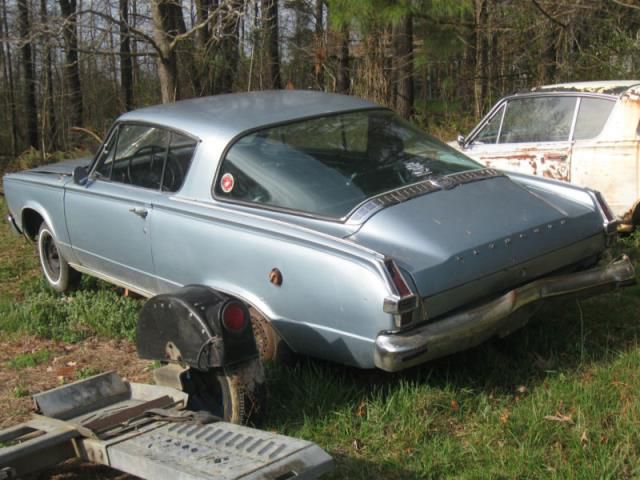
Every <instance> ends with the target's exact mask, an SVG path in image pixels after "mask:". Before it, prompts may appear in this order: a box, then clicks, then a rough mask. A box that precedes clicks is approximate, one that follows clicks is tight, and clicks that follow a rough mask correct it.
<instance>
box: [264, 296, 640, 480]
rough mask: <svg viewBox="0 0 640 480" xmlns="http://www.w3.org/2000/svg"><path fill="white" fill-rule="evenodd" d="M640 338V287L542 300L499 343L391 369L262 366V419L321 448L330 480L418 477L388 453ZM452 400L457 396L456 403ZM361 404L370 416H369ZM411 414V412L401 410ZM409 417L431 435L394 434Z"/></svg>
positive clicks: (306, 362) (570, 374)
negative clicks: (265, 391) (331, 463)
mask: <svg viewBox="0 0 640 480" xmlns="http://www.w3.org/2000/svg"><path fill="white" fill-rule="evenodd" d="M639 340H640V286H633V287H629V288H626V289H623V290H619V291H615V292H610V293H608V294H605V295H601V296H599V297H595V298H592V299H588V300H583V301H577V300H575V299H569V300H564V301H560V302H558V301H556V302H554V303H549V304H547V305H545V306H544V307H543V308H542V309H541V310H540V311H539V312H538V313H537V314H536V316H535V317H534V318H533V319H532V320H531V322H530V323H529V324H528V325H527V326H525V327H524V328H523V329H521V330H519V331H516V332H514V333H513V334H512V335H510V336H509V337H507V338H505V339H499V340H492V341H489V342H487V343H485V344H483V345H481V346H479V347H476V348H474V349H471V350H468V351H466V352H462V353H459V354H455V355H452V356H450V357H447V358H444V359H440V360H438V361H434V362H431V363H428V364H426V365H423V366H419V367H415V368H412V369H408V370H406V371H403V372H399V373H395V374H390V373H386V372H382V371H377V370H374V371H363V370H358V369H355V368H349V367H344V366H340V365H336V364H332V363H329V362H323V361H318V360H313V359H309V358H306V357H305V358H300V359H299V360H298V363H297V364H296V365H294V366H293V367H282V366H280V367H272V368H270V369H269V370H268V374H269V377H270V379H269V389H270V398H269V400H270V402H269V405H268V419H267V425H268V426H271V427H272V428H277V429H278V430H279V431H280V432H282V433H286V434H290V435H296V436H302V437H304V438H309V439H312V440H313V441H315V442H317V443H319V444H320V445H321V446H323V447H324V448H327V449H328V451H329V453H330V454H332V455H333V456H334V457H335V458H336V462H337V464H338V470H337V473H336V476H335V478H422V477H421V476H420V475H419V474H418V473H416V470H406V469H408V468H409V466H408V464H407V463H406V462H405V461H404V460H403V459H402V458H398V459H395V457H394V458H392V459H391V460H389V455H390V452H391V451H392V450H393V451H394V452H393V455H395V454H396V453H398V454H402V452H403V451H404V450H405V449H406V447H407V446H409V447H410V446H412V445H422V444H423V443H421V442H425V441H429V442H431V445H433V444H439V443H445V442H447V441H449V442H453V441H452V440H451V437H452V434H453V435H455V431H456V428H458V426H457V425H456V422H460V424H462V423H463V422H464V421H465V419H466V416H462V414H461V413H460V414H458V413H456V412H457V409H458V408H462V409H465V408H466V409H467V413H469V412H472V415H475V414H478V415H480V416H481V415H482V413H481V412H482V411H483V408H485V406H486V405H487V404H492V402H493V400H492V399H496V398H499V399H500V400H499V401H498V403H500V402H510V401H512V400H513V399H515V400H516V401H517V396H518V395H522V392H523V391H524V392H528V393H532V392H533V391H534V390H536V389H538V388H540V387H541V386H543V385H544V384H546V382H547V381H548V380H549V381H552V379H555V378H557V377H558V376H559V375H563V376H564V377H566V378H567V379H571V378H577V377H580V376H581V375H582V374H584V373H585V372H587V371H588V370H590V369H594V368H600V367H606V366H607V365H609V364H613V362H615V361H616V360H617V359H618V358H619V357H620V355H622V354H624V352H628V351H630V350H632V349H634V348H636V347H637V345H638V343H639ZM452 399H460V404H461V405H463V407H459V406H458V404H457V403H455V404H453V403H452V402H453V400H452ZM367 408H368V409H369V410H370V413H371V412H373V413H371V415H370V416H369V417H370V418H369V419H367V416H368V414H367V411H366V409H367ZM361 410H362V411H361ZM389 410H391V412H389ZM412 411H414V412H415V415H412V414H411V413H409V414H407V412H412ZM359 417H362V418H359ZM411 421H413V422H425V423H427V424H428V425H426V426H422V427H421V428H420V429H416V432H417V431H420V432H421V433H420V435H425V434H426V433H425V432H428V435H429V437H424V436H423V437H419V436H416V437H415V438H407V439H403V438H396V439H395V440H392V439H393V438H394V436H393V433H394V429H395V428H396V427H398V429H399V431H401V432H402V433H401V434H400V437H401V436H402V435H404V434H407V433H409V434H411V432H412V429H411V428H407V422H411ZM367 422H376V423H378V424H380V423H384V424H385V425H388V427H387V426H385V427H383V428H379V427H377V426H375V425H367ZM460 428H463V427H460ZM374 431H375V434H374V433H373V432H374ZM367 432H369V433H370V435H369V437H368V438H369V442H370V445H369V446H370V450H369V451H363V452H359V451H358V448H357V447H358V446H357V445H352V442H356V441H357V440H358V436H359V435H361V436H365V435H367ZM385 435H386V436H388V439H387V440H388V442H389V443H388V447H386V449H385V445H384V438H381V437H384V436H385ZM416 435H417V434H416ZM427 438H428V439H427ZM363 439H364V440H363V442H364V443H365V444H366V443H367V438H365V437H363ZM364 448H367V446H366V445H365V447H364ZM417 448H420V447H417ZM453 448H459V447H453ZM361 453H362V454H361ZM447 458H449V459H451V458H456V455H455V454H454V455H450V456H448V457H447ZM412 468H419V471H421V472H429V474H430V475H431V474H434V472H437V471H441V473H442V474H443V475H446V474H447V472H448V473H449V474H450V473H451V471H452V470H450V469H449V468H454V471H455V466H454V467H451V466H450V465H447V466H443V465H438V464H437V461H436V462H434V464H433V465H429V466H428V468H427V467H424V466H420V467H417V466H416V464H415V463H414V464H412ZM438 468H441V470H438ZM355 472H357V475H356V474H355Z"/></svg>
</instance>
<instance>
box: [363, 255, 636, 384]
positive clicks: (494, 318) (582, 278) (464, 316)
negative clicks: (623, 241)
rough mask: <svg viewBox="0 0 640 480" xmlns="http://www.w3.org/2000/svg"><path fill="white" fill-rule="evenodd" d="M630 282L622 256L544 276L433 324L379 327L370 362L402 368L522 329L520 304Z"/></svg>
mask: <svg viewBox="0 0 640 480" xmlns="http://www.w3.org/2000/svg"><path fill="white" fill-rule="evenodd" d="M633 283H635V268H634V266H633V264H632V263H631V261H630V260H629V258H628V257H627V256H626V255H625V256H623V257H622V258H620V259H618V260H616V261H614V262H612V263H610V264H609V265H607V266H605V267H598V268H594V269H591V270H584V271H582V272H576V273H571V274H568V275H558V276H553V277H547V278H542V279H540V280H536V281H534V282H531V283H528V284H526V285H523V286H522V287H519V288H516V289H514V290H511V291H509V292H507V293H505V294H504V295H502V296H501V297H498V298H496V299H495V300H492V301H490V302H487V303H484V304H482V305H480V306H478V307H475V308H471V309H469V310H465V311H462V312H459V313H455V314H453V315H450V316H448V317H444V318H442V319H441V320H438V321H435V322H434V323H430V324H428V325H425V326H422V327H418V328H416V329H413V330H409V331H406V332H398V333H393V332H382V333H381V334H380V335H378V337H377V338H376V343H375V353H374V361H375V364H376V366H377V367H378V368H380V369H382V370H386V371H389V372H395V371H398V370H402V369H404V368H408V367H411V366H414V365H418V364H420V363H424V362H426V361H429V360H433V359H435V358H439V357H443V356H445V355H449V354H451V353H455V352H459V351H462V350H466V349H468V348H471V347H474V346H476V345H478V344H480V343H482V342H484V341H485V340H488V339H489V338H491V337H493V336H495V335H506V334H508V333H510V332H512V331H514V330H516V329H517V328H520V327H521V326H523V325H525V324H526V323H527V321H528V319H529V316H530V315H527V309H525V308H524V307H527V306H532V305H534V304H535V303H536V302H539V301H540V300H544V299H545V298H552V297H559V296H562V295H581V296H583V295H584V296H588V295H593V294H596V293H599V292H602V291H605V290H608V289H612V288H618V287H621V286H625V285H630V284H633ZM517 314H519V315H520V318H518V315H517ZM523 314H524V316H523Z"/></svg>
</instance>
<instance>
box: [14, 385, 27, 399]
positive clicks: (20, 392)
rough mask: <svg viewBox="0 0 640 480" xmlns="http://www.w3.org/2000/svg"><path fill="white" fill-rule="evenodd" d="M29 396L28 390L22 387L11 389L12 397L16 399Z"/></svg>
mask: <svg viewBox="0 0 640 480" xmlns="http://www.w3.org/2000/svg"><path fill="white" fill-rule="evenodd" d="M28 395H29V390H28V389H27V387H25V386H24V385H16V386H15V387H13V396H14V397H16V398H23V397H26V396H28Z"/></svg>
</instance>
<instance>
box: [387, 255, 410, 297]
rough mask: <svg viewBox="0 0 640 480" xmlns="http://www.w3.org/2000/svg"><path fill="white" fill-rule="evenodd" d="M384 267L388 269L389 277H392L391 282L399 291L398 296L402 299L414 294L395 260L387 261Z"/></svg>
mask: <svg viewBox="0 0 640 480" xmlns="http://www.w3.org/2000/svg"><path fill="white" fill-rule="evenodd" d="M384 266H385V267H386V268H387V272H389V276H390V277H391V281H392V282H393V285H394V286H395V287H396V290H397V291H398V295H400V296H401V297H406V296H408V295H411V294H412V293H413V292H411V290H410V289H409V285H407V281H406V280H405V279H404V277H403V276H402V273H400V270H398V267H397V266H396V264H395V262H394V261H393V260H387V261H386V262H384Z"/></svg>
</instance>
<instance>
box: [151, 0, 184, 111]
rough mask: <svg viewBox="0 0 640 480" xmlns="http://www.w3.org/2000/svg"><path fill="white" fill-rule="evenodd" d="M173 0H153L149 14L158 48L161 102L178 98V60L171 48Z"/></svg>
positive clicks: (168, 101) (173, 23)
mask: <svg viewBox="0 0 640 480" xmlns="http://www.w3.org/2000/svg"><path fill="white" fill-rule="evenodd" d="M172 1H173V0H153V1H152V2H151V14H152V17H153V24H154V28H153V33H154V40H155V42H156V45H157V49H158V78H159V79H160V95H161V97H162V103H170V102H173V101H175V100H176V99H177V98H180V92H179V90H178V62H177V58H176V52H175V49H173V48H171V40H170V36H171V31H172V30H173V28H172V27H173V26H174V25H175V22H174V20H173V19H172V18H171V15H172V13H173V11H172V8H171V4H172Z"/></svg>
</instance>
